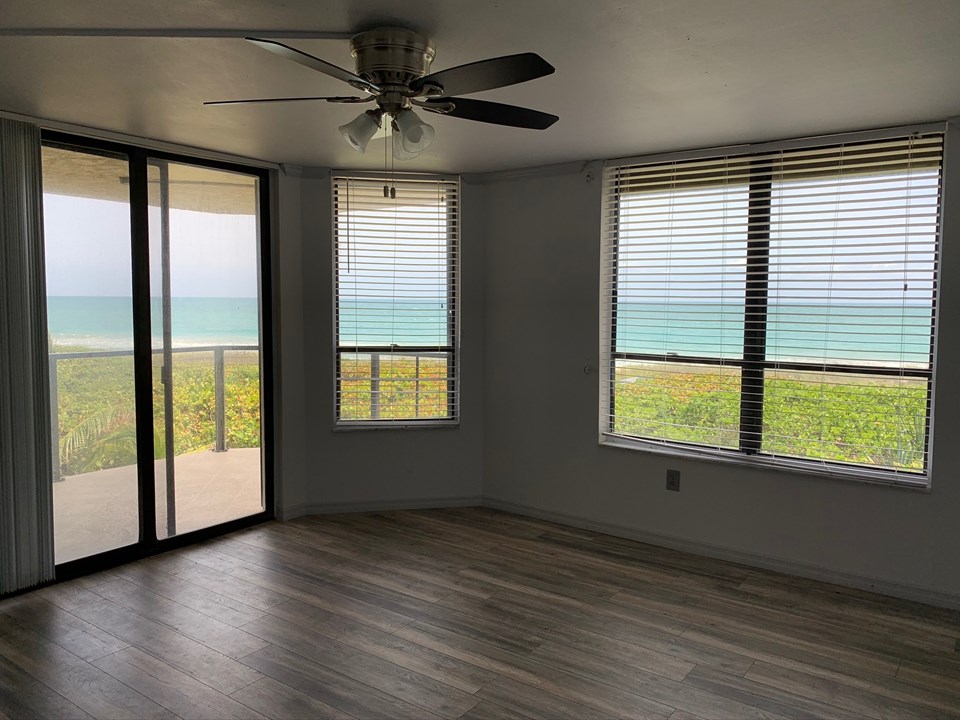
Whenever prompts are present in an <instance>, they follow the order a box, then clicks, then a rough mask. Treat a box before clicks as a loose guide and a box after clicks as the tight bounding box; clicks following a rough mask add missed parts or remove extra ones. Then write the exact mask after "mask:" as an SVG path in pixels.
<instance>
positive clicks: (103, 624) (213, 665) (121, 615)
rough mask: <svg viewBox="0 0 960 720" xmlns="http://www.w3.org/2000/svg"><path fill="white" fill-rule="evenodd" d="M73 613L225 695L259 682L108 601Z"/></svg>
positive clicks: (252, 673)
mask: <svg viewBox="0 0 960 720" xmlns="http://www.w3.org/2000/svg"><path fill="white" fill-rule="evenodd" d="M74 612H75V613H76V614H78V615H79V616H80V617H81V618H83V619H84V620H86V621H87V622H89V623H91V624H93V625H96V626H97V627H99V628H100V629H101V630H106V631H107V632H109V633H110V634H112V635H115V636H116V637H118V638H120V639H121V640H123V641H125V642H127V643H129V644H130V645H133V646H135V647H138V648H139V649H141V650H143V651H144V652H147V653H149V654H151V655H153V656H154V657H157V658H159V659H160V660H163V661H164V662H166V663H168V664H169V665H172V666H173V667H175V668H177V669H178V670H181V671H182V672H184V673H186V674H187V675H189V676H191V677H193V678H196V679H197V680H199V681H200V682H202V683H205V684H207V685H209V686H210V687H212V688H213V689H215V690H219V691H220V692H222V693H224V694H226V695H229V694H230V693H232V692H234V691H236V690H239V689H240V688H242V687H245V686H247V685H249V684H250V683H252V682H255V681H256V680H259V679H260V675H259V673H257V672H255V671H254V670H251V669H250V668H249V667H247V666H246V665H243V664H241V663H239V662H237V661H236V660H234V659H233V658H229V657H227V656H226V655H223V654H222V653H218V652H217V651H216V650H212V649H210V648H209V647H207V646H206V645H204V644H203V643H200V642H197V641H196V640H193V639H191V638H188V637H187V636H186V635H182V634H181V633H178V632H177V631H176V630H173V629H172V628H170V627H168V626H166V625H162V624H160V623H158V622H155V621H153V620H150V619H148V618H145V617H143V616H141V615H138V614H136V613H135V612H133V611H131V610H128V609H127V608H124V607H121V606H119V605H117V604H115V603H112V602H110V601H109V600H104V599H103V598H101V599H100V602H99V603H96V604H90V605H85V606H83V607H81V608H77V609H76V610H74Z"/></svg>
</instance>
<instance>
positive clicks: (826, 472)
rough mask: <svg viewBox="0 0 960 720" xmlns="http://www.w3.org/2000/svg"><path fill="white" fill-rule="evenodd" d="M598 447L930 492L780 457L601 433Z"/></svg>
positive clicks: (889, 476) (915, 478) (914, 481)
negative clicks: (669, 443) (684, 445)
mask: <svg viewBox="0 0 960 720" xmlns="http://www.w3.org/2000/svg"><path fill="white" fill-rule="evenodd" d="M600 445H601V446H605V447H611V448H619V449H623V450H633V451H640V452H646V453H651V454H654V455H664V456H668V457H676V458H682V459H684V460H703V461H706V462H715V463H725V464H728V465H739V466H741V467H749V468H753V469H755V470H773V471H777V472H788V473H792V474H796V475H815V476H817V477H822V478H832V479H836V480H847V481H849V482H857V483H865V484H869V485H886V486H887V487H896V488H903V489H907V490H920V491H922V492H929V491H930V478H929V476H928V475H905V474H899V475H898V474H896V473H894V472H892V471H884V470H871V469H870V468H862V467H853V466H843V465H839V464H832V463H826V462H823V463H821V462H818V461H810V460H795V459H792V458H783V457H776V458H775V457H770V456H765V455H744V454H742V453H738V452H737V451H735V450H732V451H730V452H724V451H722V450H713V449H711V448H696V447H679V446H676V445H667V444H664V443H660V442H657V441H650V440H640V439H632V438H625V437H621V436H619V435H609V434H606V433H600Z"/></svg>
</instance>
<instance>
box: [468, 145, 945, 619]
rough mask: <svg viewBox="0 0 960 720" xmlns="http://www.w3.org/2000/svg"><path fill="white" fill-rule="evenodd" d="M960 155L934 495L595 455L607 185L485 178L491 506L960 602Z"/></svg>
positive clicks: (569, 177) (576, 173)
mask: <svg viewBox="0 0 960 720" xmlns="http://www.w3.org/2000/svg"><path fill="white" fill-rule="evenodd" d="M953 145H954V146H953V147H950V148H949V153H950V154H949V157H948V165H949V168H953V169H954V170H953V172H952V174H951V170H950V169H948V171H947V183H948V186H947V187H946V190H945V197H946V209H945V218H944V227H945V242H944V252H943V270H942V273H943V274H942V286H943V287H942V294H941V306H940V317H941V329H940V347H939V372H938V384H937V394H936V437H935V444H934V478H933V489H932V490H931V491H930V492H929V493H924V492H918V491H911V490H903V489H897V488H889V487H882V486H876V485H864V484H856V483H852V482H848V481H838V480H828V479H823V478H817V477H811V476H807V475H802V476H801V475H795V474H790V473H786V472H779V471H778V472H771V471H758V470H754V469H745V468H742V467H739V466H731V465H725V464H719V463H716V462H709V461H705V460H692V459H691V460H684V461H678V460H676V459H669V458H666V457H664V456H658V455H654V454H650V453H644V452H639V451H634V450H623V449H614V448H609V447H600V446H598V443H597V437H598V419H597V417H598V397H599V389H598V377H597V375H596V368H597V364H598V361H599V337H598V332H599V331H598V318H599V313H600V301H599V297H600V286H599V246H598V244H599V229H600V193H601V187H600V185H601V183H600V179H599V173H598V172H597V171H596V168H590V169H589V170H588V169H587V168H584V167H580V166H578V167H570V166H567V167H561V168H557V169H556V172H555V173H553V174H547V175H543V174H541V175H539V176H537V175H531V176H528V177H506V178H502V179H497V178H496V177H489V178H487V181H488V184H487V187H486V190H487V193H486V198H485V200H486V205H485V207H484V210H485V219H484V223H485V239H486V243H485V247H486V253H485V258H484V260H485V262H484V282H485V287H486V309H485V326H486V354H485V357H484V369H485V389H486V417H485V436H484V440H485V444H484V486H483V494H484V501H485V503H488V504H492V505H495V506H499V507H503V508H507V509H512V510H516V511H520V512H526V513H530V514H534V515H539V516H542V517H549V518H554V519H559V520H563V521H566V522H571V523H573V524H579V525H583V526H587V527H594V528H598V529H605V530H607V531H610V532H614V533H618V534H622V535H627V536H633V537H639V538H646V539H652V540H654V541H656V542H661V543H664V544H668V545H673V546H676V547H685V548H691V549H694V550H698V551H701V552H706V553H708V554H714V555H716V556H722V557H730V558H734V559H741V560H745V561H748V562H752V563H755V564H759V565H766V566H770V567H779V568H784V569H787V570H789V571H793V572H796V573H799V574H807V575H812V576H817V577H823V578H832V579H836V580H839V581H841V582H845V583H849V584H856V585H861V586H866V587H877V588H880V589H882V590H885V591H887V592H894V593H897V594H900V595H904V596H909V597H917V598H922V599H926V600H929V601H932V602H938V603H942V604H953V605H960V558H958V556H957V548H958V547H960V477H958V476H957V472H956V471H957V468H958V467H960V466H958V457H960V443H958V442H957V440H956V438H957V437H960V408H958V403H957V399H958V398H960V375H958V373H957V372H956V370H955V369H954V368H956V367H957V366H960V332H958V330H960V323H958V322H957V321H956V318H958V317H960V288H958V284H960V250H957V249H956V248H955V247H954V246H955V245H957V243H958V242H960V143H953ZM591 171H592V178H593V179H592V181H588V173H589V172H591ZM468 221H469V220H468ZM584 365H590V366H591V368H592V369H593V372H592V373H591V374H590V375H587V374H585V373H584V371H583V367H584ZM667 468H676V469H678V470H680V471H681V474H682V480H681V491H680V492H679V493H674V492H668V491H666V490H665V488H664V481H665V477H664V475H665V471H666V469H667Z"/></svg>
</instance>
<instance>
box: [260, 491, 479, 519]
mask: <svg viewBox="0 0 960 720" xmlns="http://www.w3.org/2000/svg"><path fill="white" fill-rule="evenodd" d="M482 504H483V503H482V498H481V497H480V496H479V495H477V496H469V497H447V498H397V499H395V500H371V501H366V502H334V503H307V504H303V505H294V506H293V507H288V508H282V509H281V510H280V511H279V512H278V513H277V519H278V520H293V518H297V517H300V516H302V515H335V514H338V513H357V512H385V511H387V510H426V509H430V508H446V507H478V506H480V505H482Z"/></svg>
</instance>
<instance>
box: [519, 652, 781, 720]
mask: <svg viewBox="0 0 960 720" xmlns="http://www.w3.org/2000/svg"><path fill="white" fill-rule="evenodd" d="M530 657H531V659H533V660H539V661H543V662H545V663H547V664H549V665H552V666H553V667H556V668H559V669H561V670H565V671H567V672H569V673H572V674H576V675H583V676H584V677H588V678H592V679H593V680H596V681H598V682H602V683H609V684H610V685H613V686H614V687H618V688H622V689H623V690H627V691H629V692H631V693H634V694H636V695H640V696H642V697H644V698H646V699H648V700H652V701H654V702H658V703H661V704H663V705H669V706H672V709H678V710H686V711H688V712H692V713H694V714H697V715H701V716H704V717H735V718H740V719H741V720H770V719H771V718H780V717H783V716H782V715H780V714H778V713H777V712H774V711H769V710H767V709H765V708H762V707H756V706H753V705H748V704H744V703H742V702H739V701H735V700H730V699H728V698H726V697H724V696H722V695H717V694H715V693H712V692H708V691H705V690H701V689H699V688H696V687H694V686H689V685H684V684H683V683H681V682H678V681H676V680H670V679H668V678H664V677H663V676H660V675H655V674H653V673H649V672H644V671H642V670H637V669H635V668H629V667H626V666H624V665H622V664H620V663H617V662H616V661H613V660H611V659H609V658H606V657H603V656H600V655H595V654H593V653H588V652H584V651H582V650H576V649H573V648H570V647H564V646H562V645H558V644H556V643H545V644H544V645H543V646H542V647H540V648H538V649H537V650H535V651H534V652H533V653H532V654H531V656H530ZM671 711H672V710H671Z"/></svg>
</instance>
